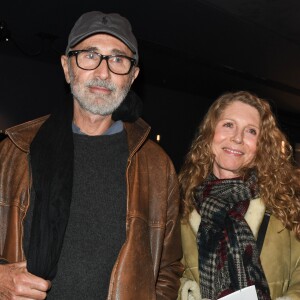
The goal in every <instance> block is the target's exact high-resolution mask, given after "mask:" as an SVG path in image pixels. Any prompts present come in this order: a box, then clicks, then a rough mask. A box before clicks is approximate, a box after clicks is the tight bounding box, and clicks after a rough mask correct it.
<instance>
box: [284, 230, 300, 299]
mask: <svg viewBox="0 0 300 300" xmlns="http://www.w3.org/2000/svg"><path fill="white" fill-rule="evenodd" d="M290 236H291V274H290V283H289V287H288V290H287V292H286V294H285V296H286V297H289V298H290V299H300V241H299V240H297V239H296V237H295V235H294V234H293V233H292V232H291V233H290Z"/></svg>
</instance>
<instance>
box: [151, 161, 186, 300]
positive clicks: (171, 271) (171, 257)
mask: <svg viewBox="0 0 300 300" xmlns="http://www.w3.org/2000/svg"><path fill="white" fill-rule="evenodd" d="M168 182H169V184H168V199H167V221H166V228H165V235H164V242H163V250H162V257H161V263H160V268H159V274H158V279H157V283H156V296H157V300H172V299H174V300H175V299H177V295H178V289H179V286H180V277H181V275H182V272H183V266H182V264H181V262H180V260H181V258H182V248H181V235H180V220H179V188H178V179H177V175H176V173H175V170H174V168H173V166H171V172H170V174H169V179H168Z"/></svg>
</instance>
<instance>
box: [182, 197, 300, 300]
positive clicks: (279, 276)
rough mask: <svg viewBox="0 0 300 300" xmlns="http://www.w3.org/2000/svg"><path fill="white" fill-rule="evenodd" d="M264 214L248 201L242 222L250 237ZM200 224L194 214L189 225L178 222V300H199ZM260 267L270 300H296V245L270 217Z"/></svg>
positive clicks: (299, 281) (299, 279)
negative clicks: (180, 274)
mask: <svg viewBox="0 0 300 300" xmlns="http://www.w3.org/2000/svg"><path fill="white" fill-rule="evenodd" d="M264 212H265V207H264V204H263V203H262V201H261V200H260V199H255V200H252V201H251V204H250V206H249V209H248V211H247V213H246V216H245V219H246V221H247V223H248V224H249V227H250V228H251V230H252V232H253V234H254V237H255V238H256V237H257V233H258V230H259V227H260V225H261V222H262V219H263V215H264ZM200 222H201V217H200V215H199V214H198V213H197V212H196V211H195V210H194V211H193V212H192V213H191V215H190V218H189V222H184V221H182V224H181V235H182V247H183V259H182V262H183V264H184V266H185V271H184V274H183V277H182V278H181V287H180V290H179V296H178V300H198V299H202V298H201V295H200V289H199V271H198V250H197V245H196V235H197V231H198V228H199V224H200ZM260 258H261V263H262V266H263V269H264V272H265V275H266V278H267V281H268V284H269V288H270V292H271V299H272V300H273V299H282V300H283V299H285V300H288V299H292V300H300V242H299V241H298V240H297V239H296V237H295V235H294V233H293V232H291V231H289V230H287V229H285V228H284V227H283V225H282V223H281V222H280V221H279V220H278V219H276V218H275V217H273V216H271V217H270V221H269V225H268V229H267V232H266V236H265V240H264V244H263V248H262V252H261V256H260Z"/></svg>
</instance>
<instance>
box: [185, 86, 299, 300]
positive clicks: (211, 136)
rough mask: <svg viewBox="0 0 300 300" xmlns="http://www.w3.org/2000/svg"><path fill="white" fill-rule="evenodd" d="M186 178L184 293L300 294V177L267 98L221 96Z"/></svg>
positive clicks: (201, 128) (279, 296)
mask: <svg viewBox="0 0 300 300" xmlns="http://www.w3.org/2000/svg"><path fill="white" fill-rule="evenodd" d="M179 180H180V185H181V195H182V199H183V220H182V242H183V251H184V257H183V263H184V264H185V272H184V275H183V278H182V279H181V281H182V285H181V289H180V292H179V299H182V300H185V299H212V300H215V299H219V298H221V297H223V296H226V295H228V294H231V293H232V292H234V291H238V290H240V289H242V288H245V287H247V286H251V285H255V287H256V292H257V295H258V299H259V300H261V299H264V300H265V299H300V242H299V239H300V214H299V212H300V178H299V173H298V174H297V169H296V168H295V167H294V166H293V164H292V149H291V146H290V145H289V143H288V141H287V140H286V138H285V136H284V134H283V133H282V132H281V131H280V130H279V128H278V127H277V125H276V120H275V117H274V115H273V114H272V112H271V109H270V106H269V104H268V103H267V102H266V101H264V100H262V99H259V98H257V97H256V96H254V95H252V94H250V93H248V92H236V93H228V94H224V95H222V96H221V97H219V98H218V99H217V100H216V101H215V102H214V103H213V104H212V106H211V107H210V109H209V111H208V113H207V115H206V116H205V118H204V120H203V122H202V123H201V125H200V126H199V130H198V132H197V134H196V137H195V139H194V141H193V143H192V145H191V148H190V151H189V153H188V154H187V157H186V160H185V162H184V164H183V167H182V170H181V172H180V174H179ZM270 215H271V216H270ZM200 216H201V217H200ZM269 216H270V217H269ZM264 231H265V232H264ZM261 246H262V249H261ZM201 295H202V296H201Z"/></svg>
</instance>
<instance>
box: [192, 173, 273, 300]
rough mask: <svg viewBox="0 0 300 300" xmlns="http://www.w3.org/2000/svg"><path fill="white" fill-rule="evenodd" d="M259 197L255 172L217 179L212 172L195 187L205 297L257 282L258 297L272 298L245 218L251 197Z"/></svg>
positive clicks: (201, 276)
mask: <svg viewBox="0 0 300 300" xmlns="http://www.w3.org/2000/svg"><path fill="white" fill-rule="evenodd" d="M257 197H258V185H257V177H256V174H255V172H252V173H250V174H249V175H248V176H247V178H246V179H242V178H234V179H218V178H216V177H215V176H214V175H212V174H211V175H210V176H209V177H208V178H207V179H206V180H205V181H204V182H203V184H201V185H200V186H198V187H197V188H196V190H195V204H196V208H197V210H198V213H199V214H200V215H201V225H200V226H199V230H198V233H197V244H198V249H200V250H199V272H200V278H201V293H202V297H203V298H209V299H212V300H215V299H218V298H220V297H224V296H226V295H228V294H231V293H233V292H234V291H237V290H239V289H242V288H245V287H247V286H250V285H255V287H256V290H257V294H258V299H259V300H267V299H268V300H269V299H271V298H270V291H269V287H268V283H267V280H266V278H265V274H264V271H263V269H262V266H261V263H260V259H259V253H258V251H257V247H256V242H255V239H254V236H253V234H252V232H251V229H250V228H249V226H248V224H247V223H246V221H245V219H244V216H245V214H246V212H247V209H248V207H249V203H250V200H251V199H255V198H257Z"/></svg>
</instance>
